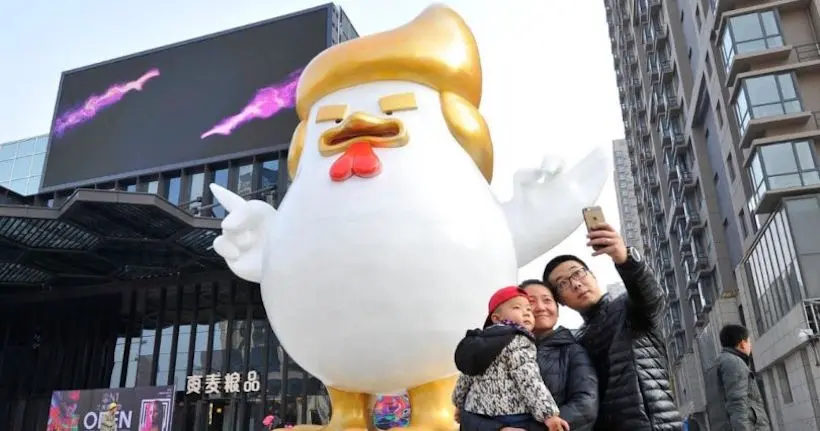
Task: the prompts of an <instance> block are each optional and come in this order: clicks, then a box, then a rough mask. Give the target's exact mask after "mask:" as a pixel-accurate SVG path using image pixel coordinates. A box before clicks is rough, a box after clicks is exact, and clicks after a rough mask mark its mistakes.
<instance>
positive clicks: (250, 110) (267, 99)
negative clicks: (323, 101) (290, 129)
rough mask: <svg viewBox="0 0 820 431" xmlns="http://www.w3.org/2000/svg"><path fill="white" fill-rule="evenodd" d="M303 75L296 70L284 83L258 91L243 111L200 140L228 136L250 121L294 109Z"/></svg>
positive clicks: (213, 128)
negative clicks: (298, 85)
mask: <svg viewBox="0 0 820 431" xmlns="http://www.w3.org/2000/svg"><path fill="white" fill-rule="evenodd" d="M301 73H302V70H301V69H300V70H296V71H294V72H291V74H290V75H288V77H287V78H285V80H283V81H282V82H279V83H277V84H274V85H271V86H269V87H264V88H261V89H259V90H257V91H256V94H255V95H254V96H253V98H252V99H251V100H250V101H249V102H248V104H247V105H246V106H245V107H244V108H243V109H242V111H240V112H239V113H238V114H236V115H232V116H230V117H227V118H225V119H223V120H222V121H220V122H219V123H217V125H216V126H214V127H212V128H211V129H210V130H208V131H207V132H205V133H203V134H202V135H201V136H200V139H205V138H207V137H209V136H213V135H223V136H228V135H230V134H231V133H233V131H234V130H236V129H238V128H239V127H240V126H242V125H243V124H245V123H247V122H249V121H252V120H257V119H265V118H270V117H273V116H274V115H276V114H277V113H279V112H280V111H281V110H283V109H290V108H293V106H294V105H295V104H296V84H298V83H299V75H300V74H301Z"/></svg>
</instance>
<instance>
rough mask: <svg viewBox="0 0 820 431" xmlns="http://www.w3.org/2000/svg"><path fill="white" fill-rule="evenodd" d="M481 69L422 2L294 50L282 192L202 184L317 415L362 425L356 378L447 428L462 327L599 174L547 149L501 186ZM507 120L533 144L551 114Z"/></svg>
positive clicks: (228, 252)
mask: <svg viewBox="0 0 820 431" xmlns="http://www.w3.org/2000/svg"><path fill="white" fill-rule="evenodd" d="M508 73H509V74H510V75H511V76H510V78H513V79H514V78H515V68H514V67H510V68H509V71H508ZM481 86H482V76H481V64H480V59H479V53H478V47H477V45H476V41H475V39H474V37H473V35H472V33H471V32H470V29H469V28H468V27H467V25H466V24H465V22H464V21H463V20H462V19H461V17H460V16H459V15H458V14H456V13H455V12H454V11H453V10H451V9H449V8H447V7H445V6H441V5H434V6H431V7H429V8H427V9H426V10H425V11H424V12H422V13H421V15H419V16H418V17H417V18H416V19H414V20H413V21H412V22H410V23H409V24H406V25H404V26H402V27H399V28H396V29H394V30H391V31H387V32H384V33H379V34H373V35H370V36H365V37H362V38H358V39H353V40H350V41H347V42H344V43H342V44H339V45H336V46H333V47H331V48H328V49H327V50H326V51H324V52H322V53H321V54H319V55H318V56H317V57H316V58H315V59H314V60H313V61H312V62H311V63H310V64H309V65H308V66H307V67H306V68H305V70H304V72H303V73H302V76H301V78H300V81H299V85H298V89H297V103H296V109H297V112H298V115H299V118H300V119H301V123H300V124H299V126H298V127H297V128H296V131H295V132H294V134H293V141H292V143H291V147H290V153H289V156H288V170H289V171H290V175H291V178H292V180H293V183H292V185H291V186H290V188H289V189H288V191H287V195H286V196H285V198H284V200H283V201H282V203H281V204H280V206H279V208H278V210H275V209H274V208H272V207H271V206H269V205H268V204H266V203H264V202H261V201H253V200H251V201H245V200H243V199H242V198H240V197H239V196H236V195H234V194H233V193H231V192H229V191H227V190H225V189H223V188H221V187H219V186H218V185H216V184H212V185H211V190H212V191H213V194H214V196H215V197H216V198H217V199H218V200H219V201H220V202H221V203H222V205H223V206H224V207H225V209H226V210H228V211H229V212H230V214H229V215H228V217H226V218H225V220H224V221H223V222H222V229H223V232H222V235H221V236H219V237H217V238H216V240H215V241H214V249H215V250H216V251H217V253H219V254H220V255H221V256H222V257H224V258H225V260H226V261H227V263H228V265H229V267H230V268H231V270H232V271H233V272H234V273H236V275H238V276H239V277H241V278H244V279H246V280H249V281H252V282H257V283H260V284H261V289H262V299H263V301H264V305H265V308H266V310H267V313H268V316H269V318H270V322H271V325H272V327H273V329H274V331H275V332H276V335H277V337H278V338H279V340H280V341H281V343H282V346H284V348H285V349H286V350H287V352H288V353H289V354H290V355H291V357H293V359H294V360H295V361H296V362H297V363H298V364H299V365H300V366H301V367H302V368H304V369H305V370H306V371H307V372H309V373H311V374H313V375H314V376H316V377H317V378H318V379H319V380H321V381H322V382H323V383H324V384H325V385H326V386H327V388H328V391H329V393H330V399H331V403H332V410H333V414H332V419H331V421H330V424H329V425H327V426H326V427H325V428H324V429H327V430H333V431H336V430H343V429H365V428H367V424H368V422H369V420H368V419H369V418H368V416H367V415H368V400H369V398H370V394H378V393H388V392H395V391H400V390H404V389H407V390H408V391H409V394H410V402H411V409H412V413H411V418H410V428H411V429H417V430H425V431H428V430H429V431H439V430H451V429H455V428H456V425H455V423H454V421H453V406H452V405H451V403H450V393H451V391H452V388H453V385H454V382H455V376H454V375H455V374H456V369H455V366H454V364H453V351H454V349H455V346H456V344H457V343H458V341H459V339H460V338H461V337H462V336H463V335H464V332H465V330H467V329H469V328H474V327H478V326H480V325H481V323H482V322H483V320H484V319H485V317H486V309H485V307H486V304H487V299H488V298H489V297H490V295H491V294H492V292H493V291H495V290H496V289H498V288H499V287H501V286H505V285H509V284H511V283H515V282H516V279H517V271H518V268H519V267H521V266H523V265H525V264H527V263H529V262H530V261H532V260H533V259H534V258H536V257H538V256H539V255H541V254H543V253H545V252H547V251H549V250H550V249H551V248H552V247H554V246H555V245H557V244H558V243H559V242H561V240H563V239H564V238H566V237H567V236H568V235H570V233H571V232H572V231H573V230H575V229H576V228H577V227H578V226H579V224H580V222H581V220H582V217H581V209H582V208H583V207H584V206H587V205H591V204H593V203H594V202H595V201H596V199H597V197H598V195H599V194H600V191H601V189H602V188H603V186H604V183H605V182H606V180H607V177H608V176H609V174H610V171H611V169H610V163H611V161H610V158H609V155H608V152H606V151H604V150H603V148H599V149H596V150H593V152H592V153H591V154H590V155H589V156H587V157H586V158H585V159H583V160H582V161H581V162H579V163H578V164H577V165H575V166H574V167H572V168H571V169H564V168H563V165H562V163H561V161H559V160H556V159H551V158H546V159H545V161H544V162H543V163H542V164H541V167H540V168H538V169H527V170H522V171H520V172H518V173H516V174H515V177H514V179H513V180H514V182H515V189H514V193H513V197H512V199H511V200H510V201H509V202H505V203H499V202H498V200H497V199H496V198H495V196H494V195H493V193H492V192H491V191H490V187H489V182H490V180H491V179H492V175H493V145H492V142H491V140H490V132H489V129H488V127H487V124H486V123H485V121H484V119H483V118H482V116H481V114H480V113H479V111H478V106H479V102H480V99H481ZM527 97H530V98H535V99H537V98H539V97H540V98H542V100H543V103H550V102H549V95H548V94H542V95H540V96H539V95H538V94H529V95H527ZM555 103H557V102H555ZM520 109H523V107H520V106H510V107H509V109H508V110H507V112H508V115H511V116H514V115H515V114H516V111H517V110H520ZM519 126H520V127H521V128H523V129H526V130H530V131H531V132H532V133H531V134H530V136H531V139H534V140H539V141H540V140H543V141H544V144H545V146H546V145H549V137H550V128H558V127H561V125H560V124H553V125H544V124H520V125H519ZM579 136H582V135H579ZM506 145H514V143H506ZM553 145H557V143H556V144H553ZM311 429H312V428H311Z"/></svg>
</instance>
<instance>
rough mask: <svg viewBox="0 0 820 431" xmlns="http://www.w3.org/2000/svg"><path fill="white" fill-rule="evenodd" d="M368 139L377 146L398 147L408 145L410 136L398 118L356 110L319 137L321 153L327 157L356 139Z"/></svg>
mask: <svg viewBox="0 0 820 431" xmlns="http://www.w3.org/2000/svg"><path fill="white" fill-rule="evenodd" d="M362 139H366V140H367V142H368V143H369V144H370V145H372V146H373V147H375V148H397V147H402V146H404V145H407V141H408V139H409V136H408V134H407V130H406V129H405V128H404V123H402V122H401V121H400V120H399V119H398V118H379V117H374V116H372V115H369V114H366V113H364V112H354V113H353V114H351V115H350V116H348V117H347V118H346V119H345V120H344V121H343V122H342V123H341V124H339V125H338V126H336V127H331V128H330V129H327V130H325V131H324V133H322V135H321V136H320V137H319V153H320V154H321V155H323V156H325V157H328V156H332V155H334V154H339V153H342V152H344V151H345V150H346V149H347V148H348V147H349V146H350V145H351V144H353V143H354V142H356V141H359V140H362Z"/></svg>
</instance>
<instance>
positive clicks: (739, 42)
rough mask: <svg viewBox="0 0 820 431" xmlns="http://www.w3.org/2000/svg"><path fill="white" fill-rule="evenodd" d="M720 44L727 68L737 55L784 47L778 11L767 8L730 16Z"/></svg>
mask: <svg viewBox="0 0 820 431" xmlns="http://www.w3.org/2000/svg"><path fill="white" fill-rule="evenodd" d="M720 45H721V51H722V53H723V64H724V65H725V66H726V69H727V70H728V69H729V68H731V67H732V62H733V61H734V58H735V55H742V54H749V53H752V52H757V51H763V50H766V49H772V48H779V47H782V46H783V34H782V32H781V30H780V17H779V16H778V15H777V11H775V10H767V11H765V12H755V13H749V14H745V15H738V16H734V17H732V18H730V19H729V21H728V23H727V24H726V29H725V30H724V31H723V36H722V37H721V40H720Z"/></svg>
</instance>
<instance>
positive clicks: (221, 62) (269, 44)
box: [42, 8, 328, 189]
mask: <svg viewBox="0 0 820 431" xmlns="http://www.w3.org/2000/svg"><path fill="white" fill-rule="evenodd" d="M327 23H328V9H327V8H321V9H317V10H314V11H312V12H309V13H304V14H300V15H294V16H291V17H285V18H282V19H278V20H275V21H273V22H269V23H266V24H261V25H257V26H253V27H250V28H245V29H240V30H237V31H234V32H230V33H227V34H221V35H217V36H214V37H211V38H205V39H201V40H196V41H192V42H188V43H183V44H179V45H177V46H173V47H170V48H166V49H160V50H156V51H153V52H149V53H145V54H139V55H136V56H133V57H128V58H124V59H121V60H116V61H113V62H110V63H106V64H102V65H99V66H92V67H90V68H86V69H81V70H77V71H72V72H66V73H65V74H63V77H62V80H61V83H60V92H59V98H58V101H57V107H56V111H55V116H54V121H53V124H52V127H51V135H50V141H49V152H48V157H47V160H46V168H45V172H44V174H43V185H42V186H43V188H44V189H54V188H58V187H69V186H78V185H84V184H89V183H93V182H97V181H103V180H109V179H115V178H121V177H126V176H129V175H136V174H141V173H144V172H148V171H157V170H161V169H162V168H168V167H171V166H184V165H194V164H197V163H201V162H204V161H207V160H216V159H219V158H228V157H230V156H231V155H233V154H237V153H251V152H253V151H257V152H258V151H259V150H264V149H265V148H266V147H270V146H273V145H277V144H283V143H287V142H289V141H290V137H291V135H292V134H293V130H294V128H295V127H296V125H297V121H298V120H297V117H296V113H295V111H294V109H293V107H294V95H295V90H296V82H297V79H298V77H299V73H300V71H301V69H302V68H304V66H306V65H307V63H308V62H310V60H311V59H313V57H315V56H316V55H317V54H318V53H320V52H321V51H322V50H324V49H325V48H326V47H327V44H328V37H327V36H328V35H327V27H328V25H327Z"/></svg>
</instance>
